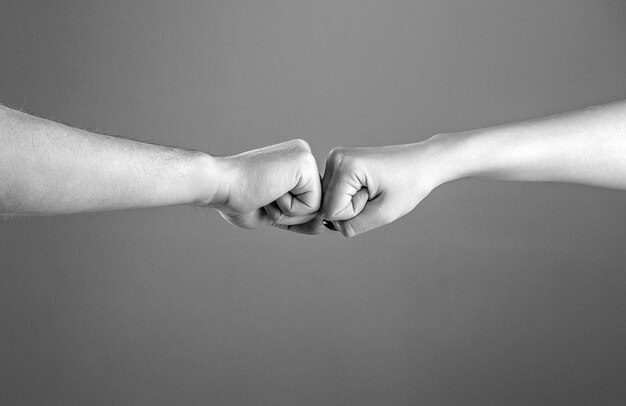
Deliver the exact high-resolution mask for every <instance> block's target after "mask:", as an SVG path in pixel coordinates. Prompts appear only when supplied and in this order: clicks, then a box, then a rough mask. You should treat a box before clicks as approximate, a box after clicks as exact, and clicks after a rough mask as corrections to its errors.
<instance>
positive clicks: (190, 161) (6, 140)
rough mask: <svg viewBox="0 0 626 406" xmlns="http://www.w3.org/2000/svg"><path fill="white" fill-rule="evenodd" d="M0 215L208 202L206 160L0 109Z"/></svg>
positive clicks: (211, 189) (210, 182)
mask: <svg viewBox="0 0 626 406" xmlns="http://www.w3.org/2000/svg"><path fill="white" fill-rule="evenodd" d="M0 145H1V146H2V148H1V149H0V213H1V214H63V213H76V212H88V211H106V210H118V209H129V208H142V207H155V206H165V205H175V204H201V203H210V202H211V199H212V197H213V195H214V194H215V190H216V188H217V183H216V180H215V179H214V178H216V177H217V176H216V175H215V176H212V173H211V169H212V168H211V166H212V163H213V160H212V158H211V157H209V156H207V155H205V154H202V153H198V152H190V151H185V150H180V149H175V148H168V147H162V146H157V145H150V144H145V143H140V142H135V141H131V140H126V139H121V138H116V137H110V136H105V135H100V134H95V133H91V132H87V131H83V130H79V129H76V128H72V127H69V126H66V125H62V124H58V123H55V122H52V121H49V120H44V119H40V118H37V117H32V116H29V115H27V114H24V113H21V112H17V111H15V110H10V109H7V108H4V107H0Z"/></svg>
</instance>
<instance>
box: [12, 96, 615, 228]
mask: <svg viewBox="0 0 626 406" xmlns="http://www.w3.org/2000/svg"><path fill="white" fill-rule="evenodd" d="M0 145H2V148H0V213H1V214H5V215H54V214H68V213H79V212H89V211H105V210H119V209H132V208H142V207H155V206H165V205H176V204H186V205H193V206H200V207H212V208H215V209H217V210H218V211H219V212H220V214H221V215H222V216H223V217H224V218H225V219H226V220H227V221H229V222H230V223H231V224H234V225H236V226H239V227H243V228H257V227H261V226H266V225H270V226H276V227H279V228H283V229H289V230H291V231H296V232H300V233H306V234H319V233H321V232H322V230H324V227H323V226H322V224H323V221H324V220H323V219H326V220H329V221H331V222H332V224H333V225H334V228H336V229H337V230H339V231H340V232H341V233H342V234H343V235H345V236H346V237H354V236H356V235H359V234H362V233H364V232H366V231H369V230H372V229H375V228H377V227H381V226H383V225H385V224H388V223H391V222H392V221H395V220H396V219H398V218H400V217H402V216H404V215H406V214H407V213H409V212H410V211H412V210H413V209H414V208H415V207H416V206H417V205H418V204H419V203H420V202H421V201H422V200H423V199H424V198H425V197H426V196H428V194H429V193H430V192H431V191H432V190H434V189H435V188H437V187H438V186H440V185H442V184H445V183H447V182H451V181H454V180H456V179H461V178H467V177H477V178H484V179H499V180H509V181H531V182H569V183H578V184H583V185H589V186H598V187H607V188H614V189H621V190H626V159H624V157H626V101H619V102H615V103H610V104H606V105H603V106H596V107H591V108H587V109H584V110H579V111H573V112H569V113H564V114H559V115H555V116H551V117H546V118H541V119H537V120H529V121H523V122H518V123H510V124H505V125H500V126H497V127H491V128H485V129H479V130H472V131H465V132H461V133H455V134H452V133H451V134H439V135H436V136H434V137H432V138H430V139H428V140H426V141H422V142H418V143H414V144H406V145H395V146H385V147H372V148H335V149H333V150H332V151H331V153H330V155H329V157H328V159H327V162H326V170H325V173H324V177H323V179H322V181H321V183H320V179H319V175H318V170H317V165H316V163H315V159H314V157H313V155H312V153H311V150H310V148H309V146H308V144H307V143H306V142H305V141H302V140H293V141H288V142H285V143H282V144H277V145H273V146H270V147H265V148H261V149H257V150H253V151H248V152H245V153H242V154H239V155H234V156H231V157H223V158H222V157H212V156H210V155H208V154H205V153H201V152H194V151H185V150H181V149H176V148H168V147H162V146H157V145H150V144H144V143H139V142H135V141H130V140H125V139H122V138H116V137H110V136H105V135H100V134H95V133H91V132H87V131H83V130H79V129H75V128H71V127H68V126H65V125H62V124H58V123H54V122H52V121H48V120H44V119H40V118H37V117H33V116H29V115H27V114H24V113H21V112H18V111H15V110H11V109H8V108H5V107H2V106H0ZM322 196H323V199H322Z"/></svg>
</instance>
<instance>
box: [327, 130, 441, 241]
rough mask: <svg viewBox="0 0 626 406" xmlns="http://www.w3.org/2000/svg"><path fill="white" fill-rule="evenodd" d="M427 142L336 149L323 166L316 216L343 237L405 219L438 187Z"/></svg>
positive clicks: (438, 178) (435, 165) (432, 151)
mask: <svg viewBox="0 0 626 406" xmlns="http://www.w3.org/2000/svg"><path fill="white" fill-rule="evenodd" d="M437 156H438V155H437V153H436V151H435V149H434V148H432V147H431V144H430V143H429V142H428V141H424V142H421V143H417V144H408V145H394V146H386V147H372V148H335V149H333V150H332V151H331V153H330V155H329V157H328V160H327V161H326V171H325V173H324V179H323V181H322V187H323V190H324V199H323V204H322V208H321V210H320V212H321V215H322V216H323V217H324V218H325V219H326V220H328V221H332V223H333V224H334V226H335V228H336V229H338V231H341V233H342V234H343V235H344V236H346V237H354V236H355V235H358V234H361V233H364V232H366V231H369V230H372V229H374V228H377V227H380V226H383V225H385V224H388V223H391V222H392V221H394V220H396V219H398V218H400V217H402V216H404V215H405V214H407V213H408V212H410V211H411V210H413V208H415V206H417V204H418V203H419V202H421V201H422V199H424V198H425V197H426V196H427V195H428V194H429V193H430V192H431V191H432V190H433V189H434V188H436V187H437V186H439V185H440V184H441V183H442V182H443V179H442V172H441V171H440V170H439V169H440V168H439V166H438V162H437Z"/></svg>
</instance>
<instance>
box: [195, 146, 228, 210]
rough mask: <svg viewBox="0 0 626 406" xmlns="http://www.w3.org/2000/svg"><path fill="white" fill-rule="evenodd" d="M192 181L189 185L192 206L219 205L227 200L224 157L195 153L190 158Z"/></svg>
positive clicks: (216, 206) (217, 206)
mask: <svg viewBox="0 0 626 406" xmlns="http://www.w3.org/2000/svg"><path fill="white" fill-rule="evenodd" d="M191 166H192V168H193V169H192V171H193V176H192V177H191V179H192V181H191V184H190V185H189V187H190V190H191V191H192V192H191V196H192V199H191V201H190V202H189V204H190V205H192V206H208V207H213V208H219V207H221V206H222V205H223V204H224V203H225V202H226V201H227V200H228V182H226V179H225V178H226V176H225V174H226V172H227V170H226V165H225V158H222V157H214V156H211V155H209V154H205V153H201V152H199V153H197V154H196V155H194V157H193V158H192V165H191Z"/></svg>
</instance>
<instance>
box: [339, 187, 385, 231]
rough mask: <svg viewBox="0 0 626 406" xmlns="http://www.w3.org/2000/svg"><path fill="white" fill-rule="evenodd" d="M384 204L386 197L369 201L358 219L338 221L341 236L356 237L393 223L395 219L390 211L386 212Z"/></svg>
mask: <svg viewBox="0 0 626 406" xmlns="http://www.w3.org/2000/svg"><path fill="white" fill-rule="evenodd" d="M384 203H385V202H384V197H383V196H382V195H381V196H378V197H376V198H375V199H373V200H370V201H368V202H367V204H366V205H365V207H364V208H363V211H361V212H360V213H359V214H358V215H357V216H356V217H354V218H352V219H350V220H344V221H337V222H336V224H337V225H338V226H339V230H340V231H341V234H343V235H344V236H345V237H354V236H356V235H359V234H363V233H365V232H366V231H370V230H373V229H375V228H378V227H381V226H384V225H385V224H388V223H391V222H392V221H393V220H394V219H393V218H392V216H391V215H390V214H389V213H388V210H385V207H384Z"/></svg>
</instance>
